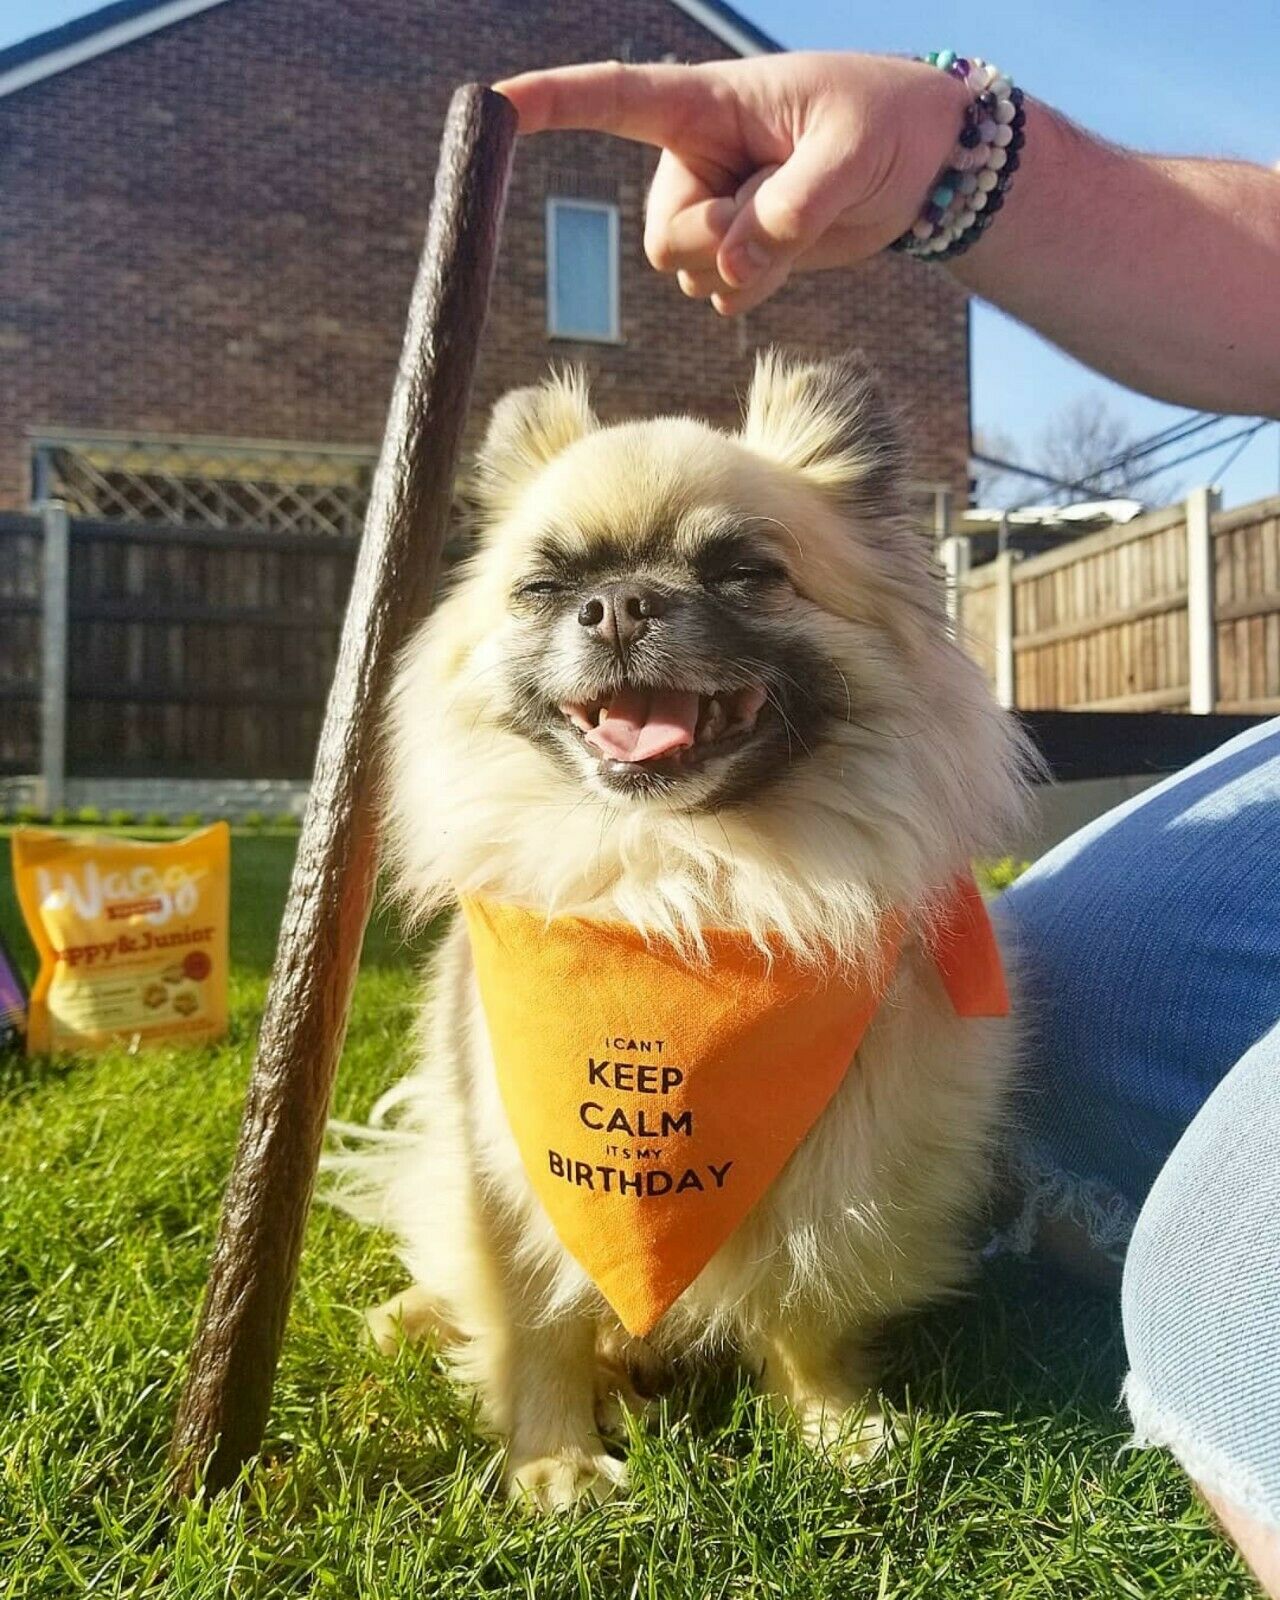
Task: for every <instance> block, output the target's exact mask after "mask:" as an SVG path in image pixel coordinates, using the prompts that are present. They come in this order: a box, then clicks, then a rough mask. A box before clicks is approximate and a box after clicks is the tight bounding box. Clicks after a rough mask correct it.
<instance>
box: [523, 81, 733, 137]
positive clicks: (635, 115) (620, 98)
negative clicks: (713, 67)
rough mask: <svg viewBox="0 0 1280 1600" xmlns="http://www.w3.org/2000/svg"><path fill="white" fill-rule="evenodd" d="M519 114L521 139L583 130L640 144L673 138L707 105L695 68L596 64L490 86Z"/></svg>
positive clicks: (704, 87)
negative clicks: (552, 131)
mask: <svg viewBox="0 0 1280 1600" xmlns="http://www.w3.org/2000/svg"><path fill="white" fill-rule="evenodd" d="M494 88H495V89H496V90H497V91H498V93H499V94H504V95H506V97H507V99H508V100H510V101H511V102H512V104H513V105H514V106H515V108H516V110H517V111H518V112H519V113H520V132H521V133H543V132H545V131H546V130H548V129H551V128H584V129H589V130H591V131H593V132H596V133H613V134H617V135H618V136H619V137H620V138H623V139H635V140H638V141H639V142H640V143H641V144H656V145H663V144H668V143H670V142H671V141H672V140H673V139H674V138H678V136H679V134H680V132H681V130H682V129H683V128H685V127H687V126H688V123H689V121H690V119H691V118H693V117H697V116H698V115H699V114H700V113H705V111H706V109H707V106H708V104H709V102H710V99H711V90H710V84H709V79H708V76H707V74H706V72H705V71H704V69H702V68H701V67H683V66H668V65H666V64H659V65H655V66H627V65H624V64H623V63H622V62H621V61H596V62H591V63H590V64H588V65H587V66H581V67H552V68H549V69H548V70H547V71H545V72H525V73H521V74H520V76H519V77H516V78H506V79H504V80H503V82H501V83H495V84H494Z"/></svg>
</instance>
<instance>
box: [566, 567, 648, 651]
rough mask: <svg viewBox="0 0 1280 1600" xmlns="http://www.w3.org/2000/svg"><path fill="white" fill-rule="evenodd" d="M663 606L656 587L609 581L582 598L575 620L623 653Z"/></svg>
mask: <svg viewBox="0 0 1280 1600" xmlns="http://www.w3.org/2000/svg"><path fill="white" fill-rule="evenodd" d="M665 609H666V599H665V597H664V596H663V595H661V594H659V593H658V591H657V590H656V589H648V588H645V586H644V585H643V584H639V583H613V584H609V585H608V586H607V587H606V588H603V589H600V590H598V591H597V592H596V593H595V594H593V595H592V596H591V598H590V599H589V600H584V601H583V602H582V604H581V605H580V606H579V607H578V621H579V622H580V623H581V624H582V626H583V627H584V628H589V629H590V630H591V632H592V633H595V634H598V635H599V637H600V638H601V639H603V640H604V641H605V643H606V644H609V645H612V646H613V648H614V649H615V650H617V651H620V652H623V653H625V651H626V650H627V649H628V648H629V647H630V646H631V645H633V644H634V643H635V641H636V640H637V639H638V638H639V637H640V635H641V634H642V633H643V632H644V631H645V629H646V628H647V627H648V626H649V623H650V622H651V621H652V620H653V618H654V617H660V616H661V615H662V613H663V612H664V610H665Z"/></svg>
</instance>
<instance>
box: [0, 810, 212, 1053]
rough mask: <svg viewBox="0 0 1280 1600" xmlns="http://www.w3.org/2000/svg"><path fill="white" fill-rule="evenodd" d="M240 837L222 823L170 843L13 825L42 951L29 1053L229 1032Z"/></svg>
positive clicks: (18, 871) (22, 883)
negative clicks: (233, 890)
mask: <svg viewBox="0 0 1280 1600" xmlns="http://www.w3.org/2000/svg"><path fill="white" fill-rule="evenodd" d="M230 840H231V835H230V830H229V829H228V827H227V825H226V823H224V822H222V823H217V824H215V825H214V826H213V827H211V828H205V829H203V830H201V831H200V832H199V833H193V834H189V835H188V836H187V837H186V838H185V839H177V840H174V841H172V842H171V843H163V844H152V843H144V842H142V841H138V840H132V839H114V838H111V837H109V836H106V835H93V836H86V837H68V836H67V835H65V834H60V833H52V832H49V831H47V830H45V829H39V828H19V829H17V830H16V831H15V832H14V835H13V871H14V879H15V881H16V883H17V889H18V901H19V903H20V905H21V906H22V913H23V916H24V918H25V919H26V923H27V927H28V929H29V931H30V933H31V937H32V940H33V942H34V943H35V946H36V949H37V950H38V951H39V953H40V973H39V976H38V977H37V979H36V983H35V987H34V989H33V990H32V994H31V1005H30V1015H29V1021H28V1028H27V1047H28V1049H29V1050H31V1051H32V1052H40V1051H50V1050H75V1049H86V1048H94V1047H97V1046H101V1045H105V1044H108V1043H110V1042H111V1041H113V1040H118V1039H137V1040H138V1041H139V1042H140V1043H149V1042H156V1041H159V1040H163V1039H183V1040H196V1039H213V1038H217V1037H219V1036H220V1035H221V1034H223V1033H224V1032H225V1031H226V1026H227V933H228V887H229V869H230Z"/></svg>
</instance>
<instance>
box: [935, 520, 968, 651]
mask: <svg viewBox="0 0 1280 1600" xmlns="http://www.w3.org/2000/svg"><path fill="white" fill-rule="evenodd" d="M938 554H939V556H940V557H941V560H942V572H943V577H944V579H945V581H946V599H947V621H948V622H949V623H950V624H951V633H952V637H953V638H955V639H956V640H957V641H959V640H963V638H964V586H965V579H966V578H967V577H968V576H969V565H970V559H971V556H972V546H971V545H970V542H969V540H968V539H967V538H966V537H965V536H964V535H963V534H958V533H953V534H952V535H951V537H950V538H948V539H944V540H943V541H942V543H941V544H940V545H939V547H938Z"/></svg>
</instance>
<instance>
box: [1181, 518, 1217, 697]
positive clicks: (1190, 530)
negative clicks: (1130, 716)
mask: <svg viewBox="0 0 1280 1600" xmlns="http://www.w3.org/2000/svg"><path fill="white" fill-rule="evenodd" d="M1221 505H1222V495H1221V492H1220V491H1219V490H1217V489H1209V488H1201V489H1193V490H1192V491H1191V493H1190V494H1189V495H1188V496H1187V656H1188V660H1187V684H1188V691H1189V693H1188V706H1189V709H1190V710H1192V711H1194V712H1197V713H1199V714H1200V715H1202V716H1207V715H1208V714H1209V713H1210V712H1212V711H1213V710H1214V709H1215V707H1216V706H1217V703H1218V638H1217V628H1216V626H1215V605H1214V578H1213V567H1214V561H1213V514H1214V512H1215V511H1217V510H1219V509H1220V507H1221Z"/></svg>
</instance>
